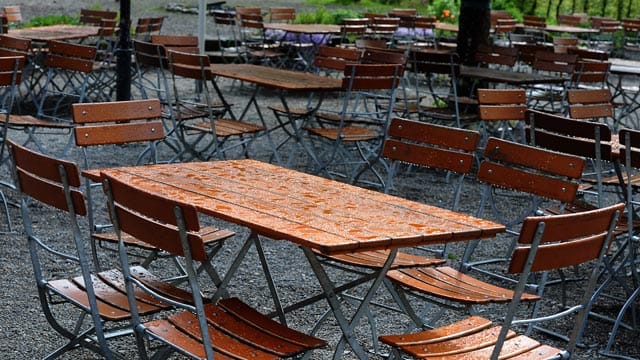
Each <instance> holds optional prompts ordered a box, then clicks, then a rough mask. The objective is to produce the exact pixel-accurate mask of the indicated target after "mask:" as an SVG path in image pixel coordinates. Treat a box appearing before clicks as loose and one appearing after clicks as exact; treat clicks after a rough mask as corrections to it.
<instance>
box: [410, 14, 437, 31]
mask: <svg viewBox="0 0 640 360" xmlns="http://www.w3.org/2000/svg"><path fill="white" fill-rule="evenodd" d="M437 20H438V19H437V18H436V17H435V16H416V18H415V20H414V24H413V27H414V28H416V29H435V28H436V22H437Z"/></svg>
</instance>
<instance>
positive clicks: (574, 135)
mask: <svg viewBox="0 0 640 360" xmlns="http://www.w3.org/2000/svg"><path fill="white" fill-rule="evenodd" d="M525 123H526V124H527V129H526V130H527V131H526V132H527V139H528V141H529V143H530V144H531V145H534V146H537V147H542V148H545V149H550V150H553V151H559V152H561V153H564V154H572V155H577V156H581V157H585V158H589V159H596V158H597V156H598V154H597V153H598V152H599V153H600V155H599V156H600V159H602V160H611V151H612V147H611V129H609V127H608V126H607V125H605V124H601V123H597V122H590V121H581V120H574V119H570V118H567V117H564V116H560V115H554V114H549V113H546V112H542V111H538V110H528V111H527V115H526V117H525ZM596 137H598V138H599V142H600V146H598V147H596V146H597V145H596V143H597V142H596Z"/></svg>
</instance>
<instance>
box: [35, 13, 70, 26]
mask: <svg viewBox="0 0 640 360" xmlns="http://www.w3.org/2000/svg"><path fill="white" fill-rule="evenodd" d="M57 24H74V25H77V24H80V18H78V17H77V16H70V15H47V16H35V17H33V18H31V19H29V21H27V22H26V23H24V24H23V27H35V26H47V25H57Z"/></svg>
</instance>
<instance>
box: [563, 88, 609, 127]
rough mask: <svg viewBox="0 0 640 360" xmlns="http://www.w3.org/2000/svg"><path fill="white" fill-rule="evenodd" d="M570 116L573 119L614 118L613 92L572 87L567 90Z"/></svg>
mask: <svg viewBox="0 0 640 360" xmlns="http://www.w3.org/2000/svg"><path fill="white" fill-rule="evenodd" d="M567 101H568V102H569V116H570V117H571V118H573V119H598V118H613V104H612V103H611V92H610V91H609V89H608V88H604V89H571V90H568V91H567Z"/></svg>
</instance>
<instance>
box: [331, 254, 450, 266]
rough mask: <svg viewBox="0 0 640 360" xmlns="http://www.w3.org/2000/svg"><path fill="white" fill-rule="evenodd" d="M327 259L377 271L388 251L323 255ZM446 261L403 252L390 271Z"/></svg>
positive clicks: (398, 255) (387, 255)
mask: <svg viewBox="0 0 640 360" xmlns="http://www.w3.org/2000/svg"><path fill="white" fill-rule="evenodd" d="M323 256H325V257H326V258H328V259H331V260H333V261H338V262H340V263H343V264H348V265H353V266H360V267H365V268H371V269H379V268H381V267H382V266H383V265H384V263H385V261H386V260H387V258H388V257H389V250H378V251H358V252H353V253H348V254H339V255H330V256H328V255H323ZM445 262H446V260H444V259H436V258H428V257H424V256H420V255H413V254H409V253H404V252H398V254H397V255H396V258H395V259H394V261H393V264H392V265H391V268H392V269H400V268H407V267H416V266H426V267H429V266H436V265H441V264H444V263H445Z"/></svg>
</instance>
